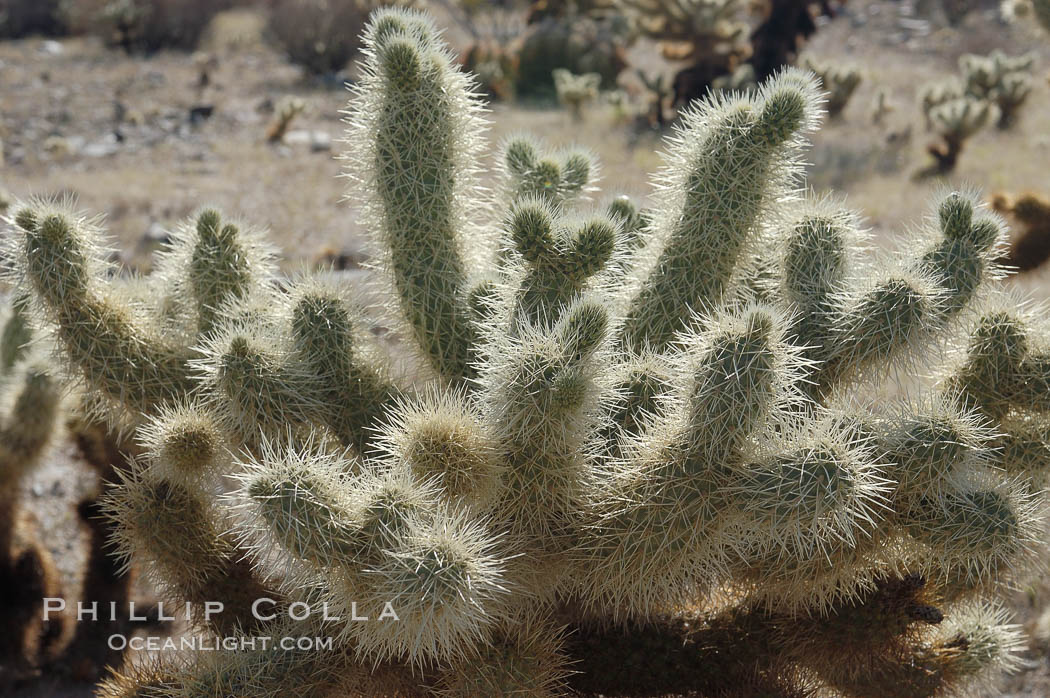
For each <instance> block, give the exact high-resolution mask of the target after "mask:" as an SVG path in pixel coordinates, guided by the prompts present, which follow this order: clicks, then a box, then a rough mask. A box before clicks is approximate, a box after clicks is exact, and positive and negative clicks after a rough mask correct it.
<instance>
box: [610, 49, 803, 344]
mask: <svg viewBox="0 0 1050 698" xmlns="http://www.w3.org/2000/svg"><path fill="white" fill-rule="evenodd" d="M819 106H820V98H819V96H818V91H817V87H816V84H815V81H814V79H813V78H812V76H809V75H807V74H805V73H803V72H801V71H798V70H794V69H788V70H785V71H784V72H783V73H781V74H780V75H778V76H777V77H775V78H773V79H772V80H771V81H770V82H769V83H767V84H766V86H765V87H764V88H763V89H762V90H761V91H760V93H759V95H758V97H757V98H754V99H753V98H750V97H734V98H732V99H730V100H728V101H726V102H717V103H712V104H707V105H705V106H703V107H700V108H699V109H697V110H695V111H691V112H689V113H687V114H686V116H685V121H684V126H683V130H682V131H681V133H680V134H679V135H678V137H677V139H676V140H675V141H673V142H672V144H671V152H670V155H669V157H668V164H667V167H666V170H665V172H664V173H663V175H662V179H663V184H662V188H661V190H660V192H659V197H660V203H659V204H658V205H657V206H655V207H654V209H655V210H656V211H657V212H658V213H657V214H656V216H655V220H654V222H653V230H654V235H655V240H654V242H658V243H659V244H658V245H656V247H657V248H659V249H657V250H654V258H653V259H651V260H650V264H647V265H641V266H642V267H643V268H644V272H643V273H645V278H644V280H643V285H642V287H641V290H640V292H639V293H638V295H637V296H636V297H635V298H633V299H632V301H631V304H630V308H629V311H628V315H627V321H626V324H625V326H624V330H623V331H624V333H625V335H626V338H627V340H628V344H629V346H630V347H631V348H632V349H633V350H635V351H636V352H637V351H640V350H642V349H643V348H644V347H646V346H649V347H653V348H655V349H657V350H662V349H664V348H666V347H667V345H668V344H669V343H670V342H671V340H672V339H673V338H674V335H675V333H676V332H678V331H679V330H681V329H683V327H684V323H685V319H686V318H689V317H690V315H691V314H692V313H694V312H700V311H711V310H713V309H714V308H715V307H716V306H717V305H718V304H719V302H720V300H721V297H722V294H723V291H724V290H725V287H726V284H727V283H728V282H729V280H730V278H731V276H732V274H733V270H734V268H735V267H736V264H737V260H738V259H739V258H740V255H741V253H742V252H743V251H744V250H745V249H746V247H747V244H748V241H749V240H750V239H751V238H752V236H753V235H754V234H755V232H756V230H757V227H758V225H759V223H760V221H761V220H762V217H763V214H764V213H765V212H766V211H767V210H768V208H769V206H771V205H772V204H773V202H774V200H776V199H777V198H778V197H780V196H781V195H783V194H784V193H785V191H786V190H787V189H788V187H789V186H790V183H791V180H792V178H793V176H794V175H795V173H796V170H797V156H798V151H799V148H800V144H801V141H800V138H799V137H800V135H801V134H803V133H805V132H806V131H808V130H810V129H811V128H813V127H814V125H815V124H816V121H817V116H818V111H819Z"/></svg>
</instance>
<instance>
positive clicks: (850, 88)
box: [799, 56, 861, 118]
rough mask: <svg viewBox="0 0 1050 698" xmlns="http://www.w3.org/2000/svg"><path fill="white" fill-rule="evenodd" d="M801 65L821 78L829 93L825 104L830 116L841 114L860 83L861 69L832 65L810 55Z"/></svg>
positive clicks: (824, 87)
mask: <svg viewBox="0 0 1050 698" xmlns="http://www.w3.org/2000/svg"><path fill="white" fill-rule="evenodd" d="M799 66H800V67H802V68H805V69H806V70H811V71H813V73H814V74H816V76H817V78H818V79H819V80H820V85H821V88H822V89H823V90H824V91H825V92H827V93H828V99H827V104H826V105H825V106H826V108H827V110H828V116H830V117H831V118H835V117H837V116H840V115H841V114H842V110H843V109H845V108H846V105H847V104H848V103H849V100H850V97H852V96H853V93H854V92H855V91H856V89H857V87H858V86H859V85H860V81H861V75H860V71H859V70H857V69H856V68H852V67H846V66H837V65H831V64H829V63H826V62H821V61H818V60H815V59H813V58H810V57H808V56H807V57H805V58H803V59H802V60H801V61H800V62H799Z"/></svg>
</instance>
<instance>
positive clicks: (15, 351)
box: [0, 295, 33, 376]
mask: <svg viewBox="0 0 1050 698" xmlns="http://www.w3.org/2000/svg"><path fill="white" fill-rule="evenodd" d="M28 314H29V297H28V296H25V295H22V296H18V297H15V298H12V299H10V304H9V305H7V306H5V308H4V314H3V316H0V319H2V321H3V329H0V376H3V375H6V374H8V373H10V372H11V369H13V368H14V367H15V364H17V363H18V361H19V360H20V359H22V357H24V356H25V355H26V351H27V349H28V344H29V341H30V340H31V339H32V338H33V332H32V330H31V329H30V328H29V317H28Z"/></svg>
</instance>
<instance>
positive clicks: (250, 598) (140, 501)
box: [103, 469, 281, 632]
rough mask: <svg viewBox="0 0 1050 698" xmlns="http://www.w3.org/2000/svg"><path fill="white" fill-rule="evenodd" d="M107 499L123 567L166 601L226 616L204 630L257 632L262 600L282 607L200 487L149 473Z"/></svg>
mask: <svg viewBox="0 0 1050 698" xmlns="http://www.w3.org/2000/svg"><path fill="white" fill-rule="evenodd" d="M120 478H121V482H120V484H119V485H118V486H116V487H114V488H112V489H111V490H110V491H109V492H108V493H107V494H106V496H105V498H104V500H103V503H104V508H105V511H106V513H107V516H108V517H109V518H110V519H111V520H113V521H114V523H115V525H116V529H115V534H114V543H115V545H116V547H117V554H118V555H119V556H120V558H121V559H122V560H123V562H124V565H125V566H126V565H130V564H131V560H132V559H134V560H135V561H136V563H138V564H144V566H145V570H146V573H147V574H148V575H149V576H150V578H151V579H153V581H154V582H155V583H156V584H157V585H158V586H159V587H160V588H161V589H162V590H163V592H164V593H165V594H166V595H167V596H168V597H169V598H173V599H176V600H178V601H181V602H183V603H188V604H190V606H189V608H191V609H194V610H195V612H196V613H198V614H200V613H202V612H203V611H204V610H205V602H206V601H218V602H221V603H223V604H224V606H225V608H226V612H225V613H223V614H221V615H216V616H214V617H212V618H210V619H207V618H205V619H203V620H205V621H206V624H210V625H211V626H212V627H213V628H215V629H217V630H219V631H220V632H222V631H227V632H228V631H231V630H233V629H234V628H237V627H238V626H241V627H244V628H249V627H251V626H253V625H254V624H255V622H256V621H255V618H254V616H253V614H252V612H251V607H252V604H253V603H254V602H255V600H256V599H258V598H264V597H266V598H275V599H280V598H281V597H280V595H279V594H277V592H276V591H274V590H272V589H271V588H269V587H268V586H267V585H266V584H265V583H264V582H263V581H262V580H261V579H260V578H259V577H258V576H257V575H256V574H255V572H254V571H253V570H252V569H251V567H250V565H249V564H248V562H247V560H246V559H245V558H244V551H242V550H240V549H239V548H238V547H237V545H236V541H235V540H234V538H233V537H232V535H231V534H229V533H228V532H227V530H226V526H225V524H224V522H223V521H222V514H221V513H220V512H218V511H216V509H215V507H214V505H213V503H212V500H213V499H214V495H213V494H212V493H211V492H209V491H207V490H205V489H203V488H201V487H200V486H198V485H195V484H187V483H183V482H180V481H177V480H172V479H166V478H165V477H164V476H162V475H160V474H159V473H157V472H155V471H153V470H152V469H133V470H130V471H128V472H125V473H121V474H120Z"/></svg>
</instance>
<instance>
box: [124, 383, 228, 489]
mask: <svg viewBox="0 0 1050 698" xmlns="http://www.w3.org/2000/svg"><path fill="white" fill-rule="evenodd" d="M138 436H139V439H140V443H141V446H142V448H143V450H144V451H145V453H146V454H147V456H146V457H147V462H148V463H149V467H150V469H151V470H153V471H154V472H156V473H157V474H159V475H160V476H161V477H163V478H167V479H169V480H173V481H176V482H178V481H182V482H184V483H187V484H191V485H192V484H201V483H204V482H206V481H207V480H210V479H212V478H214V477H216V476H218V475H221V474H223V473H225V472H227V471H228V470H229V467H230V462H231V459H230V454H229V451H228V450H227V448H228V447H227V442H226V437H225V435H224V434H223V431H222V429H221V428H220V426H219V425H218V424H217V423H216V420H215V419H214V418H213V416H212V413H211V412H210V411H209V410H207V409H205V408H204V407H202V406H200V405H197V404H193V403H189V404H182V405H177V406H175V407H165V408H163V409H162V410H160V411H159V412H158V413H157V414H156V415H155V416H153V417H151V418H150V419H149V420H148V421H146V422H145V423H144V424H143V425H142V426H141V427H140V428H139V431H138Z"/></svg>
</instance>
